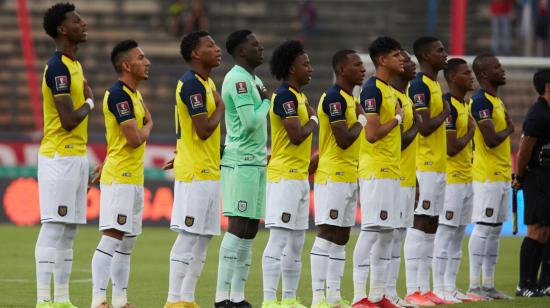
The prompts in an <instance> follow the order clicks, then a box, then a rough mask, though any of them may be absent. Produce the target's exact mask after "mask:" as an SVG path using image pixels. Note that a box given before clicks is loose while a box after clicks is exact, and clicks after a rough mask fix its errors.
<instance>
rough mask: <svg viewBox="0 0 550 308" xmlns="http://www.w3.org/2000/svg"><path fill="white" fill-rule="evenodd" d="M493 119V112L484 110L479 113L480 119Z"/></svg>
mask: <svg viewBox="0 0 550 308" xmlns="http://www.w3.org/2000/svg"><path fill="white" fill-rule="evenodd" d="M490 117H491V111H490V110H489V109H483V110H480V111H479V119H488V118H490Z"/></svg>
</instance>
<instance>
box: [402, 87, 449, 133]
mask: <svg viewBox="0 0 550 308" xmlns="http://www.w3.org/2000/svg"><path fill="white" fill-rule="evenodd" d="M409 97H410V98H411V99H412V101H413V103H414V106H415V107H416V110H417V112H418V114H419V115H420V117H421V118H422V122H421V123H420V124H419V127H418V132H419V133H420V135H422V136H424V137H427V136H429V135H431V134H432V133H433V132H435V131H436V130H437V129H438V128H439V126H441V124H442V123H443V121H445V118H446V117H447V116H448V115H449V104H447V102H445V101H443V110H441V112H440V113H439V114H438V115H437V116H435V117H433V118H432V117H431V116H430V108H431V107H430V100H431V93H430V89H429V88H428V86H426V84H424V83H411V86H410V87H409Z"/></svg>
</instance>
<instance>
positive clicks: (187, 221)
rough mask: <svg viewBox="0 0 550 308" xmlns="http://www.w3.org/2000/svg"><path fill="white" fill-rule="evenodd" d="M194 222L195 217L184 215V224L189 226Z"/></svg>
mask: <svg viewBox="0 0 550 308" xmlns="http://www.w3.org/2000/svg"><path fill="white" fill-rule="evenodd" d="M194 223H195V217H191V216H185V225H186V226H188V227H191V226H192V225H193V224H194Z"/></svg>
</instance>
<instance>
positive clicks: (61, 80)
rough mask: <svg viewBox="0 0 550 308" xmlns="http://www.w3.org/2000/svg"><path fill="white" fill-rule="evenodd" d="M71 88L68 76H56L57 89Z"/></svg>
mask: <svg viewBox="0 0 550 308" xmlns="http://www.w3.org/2000/svg"><path fill="white" fill-rule="evenodd" d="M68 88H69V78H67V76H65V75H62V76H56V77H55V89H56V90H57V91H63V90H67V89H68Z"/></svg>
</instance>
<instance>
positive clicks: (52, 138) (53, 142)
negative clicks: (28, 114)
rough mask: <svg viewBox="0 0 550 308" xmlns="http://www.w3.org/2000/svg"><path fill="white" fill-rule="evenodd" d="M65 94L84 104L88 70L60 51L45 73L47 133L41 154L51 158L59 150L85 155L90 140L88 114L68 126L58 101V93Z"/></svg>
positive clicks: (77, 104)
mask: <svg viewBox="0 0 550 308" xmlns="http://www.w3.org/2000/svg"><path fill="white" fill-rule="evenodd" d="M63 95H67V96H70V97H71V100H72V102H73V108H74V109H78V108H80V107H81V106H82V105H84V101H85V97H84V73H83V72H82V66H81V65H80V63H79V62H78V61H77V60H75V59H72V58H71V57H69V56H67V55H65V54H63V53H62V52H60V51H56V52H55V53H54V55H53V56H52V57H51V58H50V60H49V61H48V64H46V67H45V68H44V75H43V76H42V96H43V99H44V137H43V138H42V142H41V144H40V154H41V155H44V156H46V157H50V158H51V157H53V156H54V155H55V154H56V153H57V155H59V156H84V155H86V143H87V142H88V131H87V130H88V116H86V117H85V118H84V120H82V122H80V123H79V124H78V125H77V126H76V127H75V128H74V129H72V130H71V131H67V130H65V129H64V128H63V126H62V125H61V119H60V118H59V113H58V111H57V108H56V107H55V102H54V97H57V96H63Z"/></svg>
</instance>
